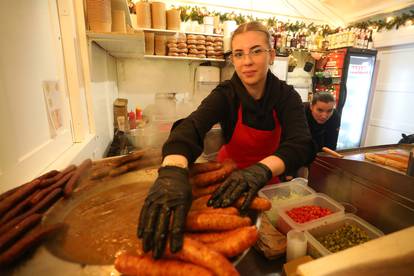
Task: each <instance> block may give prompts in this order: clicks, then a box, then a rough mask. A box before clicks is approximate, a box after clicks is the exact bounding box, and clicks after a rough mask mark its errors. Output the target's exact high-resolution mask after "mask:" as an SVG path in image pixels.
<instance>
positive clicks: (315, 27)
mask: <svg viewBox="0 0 414 276" xmlns="http://www.w3.org/2000/svg"><path fill="white" fill-rule="evenodd" d="M128 7H129V9H130V12H131V13H135V5H134V3H133V2H132V0H128ZM176 8H177V9H179V10H180V11H181V13H180V14H181V21H183V22H185V21H188V20H194V21H197V22H199V23H200V24H202V23H203V18H204V17H205V16H218V17H219V18H220V21H221V22H224V21H226V20H234V21H236V23H237V24H238V25H240V24H243V23H246V22H250V21H260V22H263V23H264V24H265V25H267V27H268V28H269V29H274V30H276V29H282V30H285V31H288V32H298V31H305V32H310V33H315V32H318V31H322V34H323V36H326V35H330V34H335V33H338V32H340V31H341V28H339V27H337V28H332V27H331V26H329V25H328V24H324V25H321V24H315V23H313V22H312V23H305V22H303V21H302V22H299V21H295V22H291V21H289V20H288V21H287V22H283V21H280V20H278V19H276V17H269V18H258V17H253V16H252V15H245V14H241V13H238V14H236V13H235V12H226V13H221V12H217V11H209V10H207V8H206V7H198V6H178V7H176ZM412 24H414V10H410V11H409V12H404V13H402V14H400V15H398V16H389V17H387V18H383V19H379V20H367V21H361V22H356V23H352V24H350V25H348V26H347V28H358V29H362V30H375V31H381V30H382V29H386V30H391V29H393V28H395V29H397V30H398V28H399V27H401V26H403V25H406V26H407V25H412Z"/></svg>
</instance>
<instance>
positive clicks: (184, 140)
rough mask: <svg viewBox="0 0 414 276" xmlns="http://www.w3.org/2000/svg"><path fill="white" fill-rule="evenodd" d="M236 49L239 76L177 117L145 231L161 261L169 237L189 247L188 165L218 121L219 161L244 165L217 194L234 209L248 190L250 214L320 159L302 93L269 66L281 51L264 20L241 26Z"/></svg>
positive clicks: (174, 244) (142, 223) (142, 220)
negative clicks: (287, 176) (261, 199)
mask: <svg viewBox="0 0 414 276" xmlns="http://www.w3.org/2000/svg"><path fill="white" fill-rule="evenodd" d="M231 46H232V53H231V56H230V57H231V61H232V63H233V65H234V68H235V73H234V74H233V76H232V78H231V79H230V80H227V81H224V82H223V83H221V84H219V85H218V86H217V87H216V88H215V89H214V90H213V91H212V92H211V93H210V94H209V95H208V96H207V97H206V98H205V99H204V100H203V101H202V102H201V104H200V106H199V107H198V108H197V110H196V111H194V112H193V113H191V114H190V115H189V116H188V117H187V118H185V119H182V120H179V121H177V122H175V123H174V125H173V127H172V130H171V132H170V135H169V137H168V139H167V141H166V142H165V144H164V145H163V148H162V154H163V162H162V165H161V168H160V169H159V170H158V177H157V179H156V180H155V182H154V184H153V186H152V187H151V188H150V191H149V193H148V195H147V197H146V199H145V202H144V205H143V207H142V209H141V213H140V217H139V224H138V229H137V235H138V237H139V238H142V241H143V249H144V251H145V252H148V251H149V250H153V256H154V258H159V257H161V256H162V254H163V251H164V249H165V245H166V242H167V239H169V243H170V249H171V251H172V252H177V251H179V250H180V249H181V248H182V243H183V233H184V226H185V221H186V217H187V213H188V211H189V209H190V206H191V201H192V196H191V186H190V184H189V179H188V165H189V164H191V163H193V162H195V160H196V159H197V158H198V157H199V156H200V154H201V153H202V151H203V141H204V137H205V135H206V133H207V132H208V131H209V130H210V129H211V128H212V126H213V125H214V124H216V123H220V126H221V128H222V131H223V135H224V140H225V144H224V145H223V146H222V148H221V149H220V151H219V153H218V157H217V159H218V161H223V160H224V159H226V158H231V159H233V160H234V161H235V163H236V164H237V167H238V169H237V170H235V171H234V172H233V173H232V174H231V175H230V176H229V177H228V178H227V179H226V181H225V182H224V183H223V184H222V185H221V187H220V188H218V189H217V190H216V191H215V192H214V193H213V195H212V196H211V197H210V200H209V202H208V204H209V205H210V206H214V207H227V206H229V205H231V204H232V203H233V202H234V201H236V200H237V199H238V198H239V197H240V196H241V195H246V199H245V201H244V202H243V205H242V206H241V207H240V209H241V211H242V212H244V211H246V210H247V208H248V206H250V202H251V201H252V199H253V197H254V196H255V195H256V194H257V192H258V191H259V189H260V188H262V187H263V186H264V185H266V184H267V183H269V181H271V180H272V181H273V182H277V181H278V179H277V177H278V176H279V175H281V174H282V173H283V172H285V171H286V170H294V169H297V168H299V167H301V166H302V165H304V164H308V163H309V162H310V161H311V160H312V159H313V158H314V156H315V152H314V148H313V142H312V137H311V135H310V133H309V129H308V127H307V123H306V118H305V114H304V111H303V106H302V101H301V98H300V96H299V94H298V93H297V92H296V91H295V90H294V89H293V87H292V86H289V85H287V84H286V83H285V82H284V81H280V80H279V79H278V78H277V77H276V76H274V75H273V74H272V73H271V71H270V70H269V65H271V64H272V63H273V60H274V58H275V52H274V50H273V49H272V47H271V45H270V35H269V33H268V31H267V28H266V27H265V26H263V25H262V24H261V23H258V22H249V23H246V24H243V25H240V26H239V27H238V28H237V29H236V30H235V31H234V33H233V35H232V38H231ZM170 224H171V225H170Z"/></svg>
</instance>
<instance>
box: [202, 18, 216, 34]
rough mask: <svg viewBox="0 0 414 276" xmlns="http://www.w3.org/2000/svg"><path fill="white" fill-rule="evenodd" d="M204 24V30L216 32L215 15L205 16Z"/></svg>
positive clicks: (210, 32)
mask: <svg viewBox="0 0 414 276" xmlns="http://www.w3.org/2000/svg"><path fill="white" fill-rule="evenodd" d="M203 24H204V32H205V33H206V34H213V33H214V17H213V16H204V17H203Z"/></svg>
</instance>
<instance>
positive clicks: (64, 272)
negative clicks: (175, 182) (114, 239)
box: [0, 168, 284, 276]
mask: <svg viewBox="0 0 414 276" xmlns="http://www.w3.org/2000/svg"><path fill="white" fill-rule="evenodd" d="M155 177H156V168H153V169H149V168H146V169H142V170H138V171H135V172H131V173H129V174H125V175H123V176H121V177H120V178H118V179H117V180H113V181H112V182H113V183H112V184H111V183H98V184H99V185H100V187H91V186H85V187H86V188H87V189H86V191H88V192H87V193H84V194H82V193H79V195H78V196H76V197H74V198H73V199H70V200H68V202H67V203H68V204H69V205H76V203H77V202H79V201H82V199H83V198H85V197H86V198H88V197H89V196H90V195H94V194H95V192H100V191H106V190H108V189H109V188H110V187H114V186H116V187H117V186H122V185H126V184H128V183H135V182H131V181H137V180H139V181H145V182H148V181H154V179H155ZM104 184H105V185H104ZM102 185H103V186H102ZM68 204H64V203H62V202H61V203H60V204H57V205H55V206H54V207H53V208H54V209H55V210H53V209H51V210H50V212H49V213H48V215H47V217H46V219H45V221H44V222H43V223H54V222H56V221H60V220H61V219H62V217H63V216H64V215H65V214H66V213H67V212H69V211H70V209H71V208H65V207H68ZM259 224H260V218H258V219H257V220H256V225H257V226H258V225H259ZM51 242H53V241H51ZM48 246H50V244H45V245H41V246H39V247H38V248H37V249H36V250H35V251H34V252H32V253H31V254H29V256H27V258H26V260H25V261H23V262H20V263H18V264H17V265H16V266H13V267H7V268H5V269H3V270H2V269H1V268H0V275H15V276H26V275H28V276H29V275H30V276H31V275H59V276H72V275H83V276H89V275H90V276H95V275H108V276H109V275H110V276H117V275H120V274H119V273H118V272H117V271H116V269H115V268H114V266H113V265H82V264H79V263H76V262H71V261H68V260H66V259H63V258H60V257H57V256H56V255H54V254H52V253H51V251H50V247H48ZM233 263H234V264H235V265H236V268H237V269H238V271H239V272H240V274H241V275H246V276H247V275H248V276H252V275H272V276H274V275H281V271H282V265H283V263H284V261H283V259H279V260H277V261H268V260H266V259H265V258H264V257H262V256H261V255H260V254H259V253H257V252H256V251H255V250H254V249H250V250H247V251H246V252H245V253H244V254H243V255H242V256H240V257H238V258H237V259H236V260H234V261H233Z"/></svg>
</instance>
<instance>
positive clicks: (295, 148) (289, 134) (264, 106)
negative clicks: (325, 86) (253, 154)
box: [163, 70, 315, 171]
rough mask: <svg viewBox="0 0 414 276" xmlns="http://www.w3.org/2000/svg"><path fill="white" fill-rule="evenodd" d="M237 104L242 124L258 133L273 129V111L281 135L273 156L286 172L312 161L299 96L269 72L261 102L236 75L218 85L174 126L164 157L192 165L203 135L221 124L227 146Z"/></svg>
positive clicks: (166, 143)
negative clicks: (172, 156)
mask: <svg viewBox="0 0 414 276" xmlns="http://www.w3.org/2000/svg"><path fill="white" fill-rule="evenodd" d="M240 104H241V106H242V116H243V118H242V122H243V124H245V125H247V126H249V127H252V128H255V129H260V130H273V129H274V128H275V122H274V119H273V110H275V111H276V114H277V117H278V119H279V123H280V124H281V128H282V135H281V141H280V145H279V147H278V149H277V150H276V152H275V153H274V154H275V155H276V156H278V157H279V158H281V159H282V160H283V162H284V163H285V167H286V171H291V170H296V169H297V168H299V167H300V166H303V165H305V164H308V163H310V162H311V161H312V159H313V158H314V156H315V149H314V146H313V142H312V137H311V135H310V132H309V129H308V126H307V122H306V118H305V114H304V111H303V105H302V101H301V99H300V96H299V94H298V93H297V92H296V91H295V90H294V89H293V87H292V86H290V85H287V84H286V82H284V81H281V80H279V79H278V78H277V77H276V76H274V75H273V74H272V73H271V72H270V70H269V71H268V73H267V79H266V85H265V92H264V95H263V97H262V98H261V99H260V100H255V99H254V98H253V97H252V96H251V95H250V94H249V93H248V92H247V90H246V88H245V87H244V86H243V84H242V82H241V80H240V79H239V77H238V76H237V74H236V73H235V74H234V75H233V77H232V78H231V80H227V81H224V82H223V83H221V84H219V85H218V86H217V87H216V88H215V89H214V90H213V91H212V92H211V93H210V94H209V95H208V96H207V97H206V98H205V99H204V100H203V101H202V102H201V104H200V106H199V107H198V108H197V110H196V111H194V112H193V113H191V114H190V115H189V116H188V117H187V118H185V119H182V120H179V121H177V122H176V123H174V126H173V129H172V131H171V133H170V136H169V137H168V139H167V141H166V142H165V144H164V146H163V156H166V155H170V154H180V155H184V156H185V157H186V158H187V159H188V161H189V162H190V163H192V162H194V161H195V160H196V159H197V157H198V156H199V155H200V154H201V153H202V151H203V141H204V136H205V134H206V133H207V132H208V131H209V130H210V129H211V127H212V126H213V125H214V124H216V123H220V125H221V128H222V131H223V135H224V140H225V143H228V142H229V141H230V139H231V137H232V134H233V132H234V129H235V125H236V122H237V116H238V108H239V106H240ZM240 150H241V151H242V150H243V149H240Z"/></svg>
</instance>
